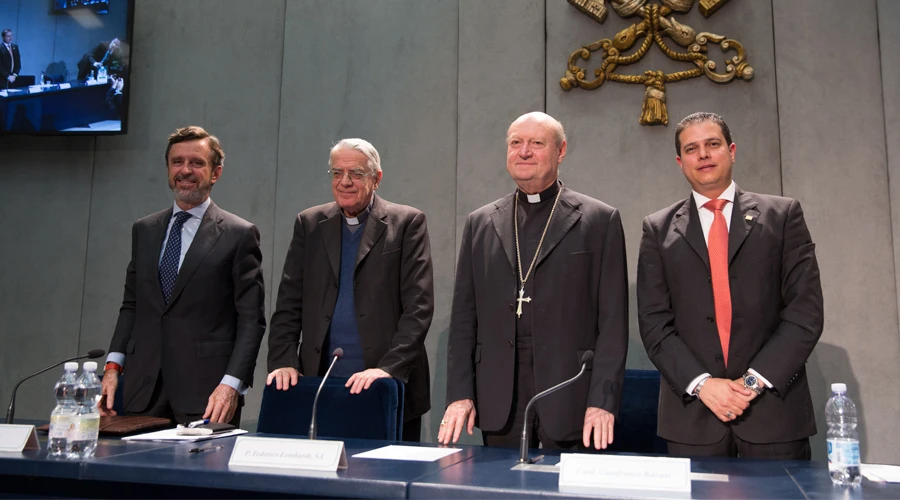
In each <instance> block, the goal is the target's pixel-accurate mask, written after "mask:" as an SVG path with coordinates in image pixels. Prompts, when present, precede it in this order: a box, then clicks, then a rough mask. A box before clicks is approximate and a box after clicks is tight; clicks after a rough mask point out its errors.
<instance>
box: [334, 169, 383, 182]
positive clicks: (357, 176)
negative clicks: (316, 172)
mask: <svg viewBox="0 0 900 500" xmlns="http://www.w3.org/2000/svg"><path fill="white" fill-rule="evenodd" d="M327 173H328V177H331V180H333V181H339V180H342V179H343V178H344V176H345V175H349V176H350V178H351V179H353V180H354V181H361V180H363V179H365V178H366V177H371V176H373V175H375V172H366V171H365V170H363V169H361V168H354V169H353V170H337V169H334V168H332V169H329V170H328V172H327Z"/></svg>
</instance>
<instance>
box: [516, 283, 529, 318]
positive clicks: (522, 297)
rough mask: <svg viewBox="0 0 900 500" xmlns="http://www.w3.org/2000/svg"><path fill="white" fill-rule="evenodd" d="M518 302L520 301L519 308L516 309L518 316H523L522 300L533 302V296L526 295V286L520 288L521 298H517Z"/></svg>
mask: <svg viewBox="0 0 900 500" xmlns="http://www.w3.org/2000/svg"><path fill="white" fill-rule="evenodd" d="M516 302H518V303H519V308H518V309H517V310H516V317H517V318H521V317H522V302H531V297H525V287H524V286H523V287H522V288H520V289H519V298H518V299H516Z"/></svg>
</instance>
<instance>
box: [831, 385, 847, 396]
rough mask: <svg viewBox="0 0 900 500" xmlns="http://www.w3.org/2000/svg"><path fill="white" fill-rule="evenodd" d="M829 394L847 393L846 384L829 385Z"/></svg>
mask: <svg viewBox="0 0 900 500" xmlns="http://www.w3.org/2000/svg"><path fill="white" fill-rule="evenodd" d="M831 392H839V393H841V394H846V393H847V384H831Z"/></svg>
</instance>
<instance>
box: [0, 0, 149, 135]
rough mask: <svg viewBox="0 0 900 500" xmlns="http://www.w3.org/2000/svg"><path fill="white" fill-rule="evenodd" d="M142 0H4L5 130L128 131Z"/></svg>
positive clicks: (0, 2)
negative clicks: (137, 4)
mask: <svg viewBox="0 0 900 500" xmlns="http://www.w3.org/2000/svg"><path fill="white" fill-rule="evenodd" d="M133 13H134V0H0V30H2V31H0V135H5V134H30V135H45V134H46V135H69V134H73V135H101V134H123V133H125V132H126V131H127V128H128V101H129V96H130V94H131V87H130V83H131V82H130V78H129V76H130V73H129V70H130V67H131V32H132V25H133Z"/></svg>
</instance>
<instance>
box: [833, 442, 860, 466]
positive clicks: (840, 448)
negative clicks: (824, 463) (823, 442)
mask: <svg viewBox="0 0 900 500" xmlns="http://www.w3.org/2000/svg"><path fill="white" fill-rule="evenodd" d="M827 445H828V469H829V470H835V469H843V468H844V467H859V440H858V439H829V440H828V441H827Z"/></svg>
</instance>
